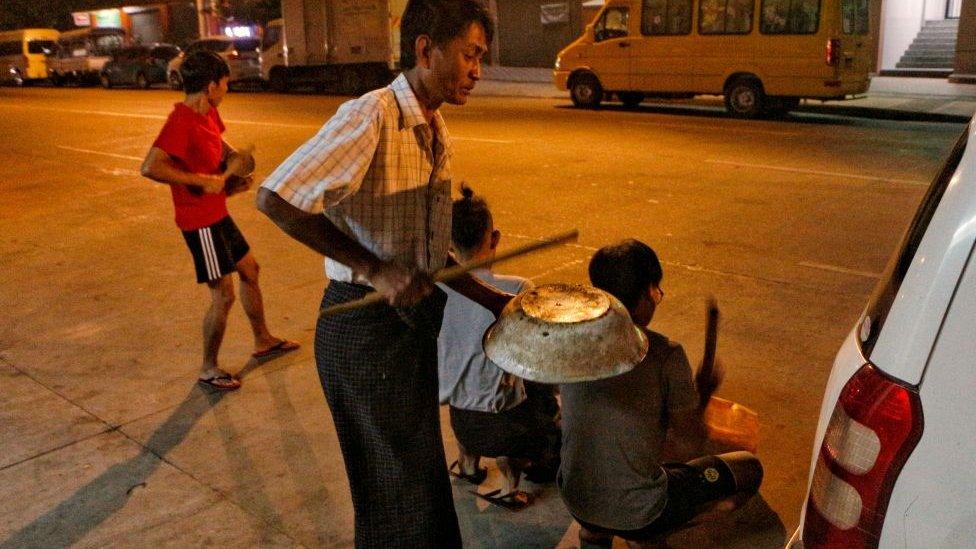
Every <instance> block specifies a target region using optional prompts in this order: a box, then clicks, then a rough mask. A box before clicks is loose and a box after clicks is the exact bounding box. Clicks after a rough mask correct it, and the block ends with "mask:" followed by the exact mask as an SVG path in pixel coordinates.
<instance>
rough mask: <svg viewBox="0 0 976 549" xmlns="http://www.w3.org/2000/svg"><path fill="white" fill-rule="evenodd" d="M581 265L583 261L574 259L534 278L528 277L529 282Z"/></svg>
mask: <svg viewBox="0 0 976 549" xmlns="http://www.w3.org/2000/svg"><path fill="white" fill-rule="evenodd" d="M581 263H583V260H582V259H574V260H572V261H567V262H566V263H563V264H562V265H557V266H556V267H553V268H551V269H549V270H548V271H544V272H541V273H539V274H537V275H535V276H530V277H529V280H538V279H540V278H542V277H544V276H548V275H551V274H552V273H556V272H559V271H563V270H566V269H568V268H570V267H575V266H576V265H579V264H581Z"/></svg>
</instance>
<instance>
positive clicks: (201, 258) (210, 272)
mask: <svg viewBox="0 0 976 549" xmlns="http://www.w3.org/2000/svg"><path fill="white" fill-rule="evenodd" d="M180 74H181V76H182V77H183V88H184V91H185V92H186V98H185V99H184V100H183V101H182V102H180V103H177V104H176V105H175V106H174V108H173V112H172V113H170V115H169V118H168V119H167V120H166V124H165V125H164V126H163V129H162V131H160V133H159V137H157V138H156V141H155V142H154V143H153V146H152V148H151V149H150V150H149V154H147V155H146V159H145V161H144V162H143V164H142V175H143V176H145V177H148V178H149V179H152V180H154V181H158V182H160V183H165V184H167V185H169V186H170V190H171V191H172V193H173V205H174V207H175V210H176V225H177V226H178V227H179V228H180V230H181V231H182V232H183V238H184V239H185V240H186V243H187V246H188V247H189V248H190V253H191V254H192V255H193V263H194V265H195V267H196V273H197V282H198V283H201V284H202V283H206V284H207V286H208V287H209V288H210V297H211V303H210V308H209V310H208V311H207V315H206V317H204V321H203V367H202V371H201V372H200V378H199V382H200V383H201V384H203V385H207V386H209V387H211V388H213V389H217V390H224V391H228V390H234V389H237V388H239V387H240V386H241V382H240V381H239V380H237V379H235V378H234V377H233V376H231V375H230V374H228V373H227V372H225V371H223V370H221V369H220V368H219V367H218V366H217V352H218V351H219V350H220V343H221V341H222V340H223V337H224V329H225V328H226V326H227V315H228V313H229V312H230V308H231V305H233V303H234V281H233V279H232V278H231V277H230V274H231V273H233V272H234V271H237V273H238V275H239V276H240V278H241V292H240V295H241V303H242V304H243V305H244V311H245V312H246V313H247V317H248V319H249V320H250V322H251V329H252V330H253V332H254V354H253V355H252V356H253V357H254V358H256V359H264V358H270V357H273V356H277V355H280V354H282V353H285V352H289V351H294V350H295V349H297V348H298V347H299V345H298V343H295V342H293V341H288V340H285V339H280V338H277V337H274V336H272V335H271V332H269V331H268V326H267V324H266V323H265V318H264V304H263V302H262V298H261V289H260V287H259V286H258V264H257V261H256V260H255V259H254V254H252V253H251V252H250V246H249V245H248V243H247V241H246V240H244V236H243V235H242V234H241V232H240V231H239V230H238V229H237V226H236V225H235V224H234V220H233V219H231V217H230V215H229V214H228V213H227V196H228V195H231V194H237V193H240V192H242V191H246V190H247V189H248V188H249V187H250V186H251V183H253V181H252V180H251V178H247V179H245V180H244V181H243V182H242V184H240V185H235V186H234V187H233V188H225V178H224V176H223V175H222V164H224V163H225V161H227V160H229V159H230V158H231V157H232V156H233V155H235V154H237V151H235V150H234V149H233V148H232V147H231V146H230V145H228V144H227V142H226V141H224V140H223V137H221V134H222V133H223V132H224V123H223V122H222V121H221V119H220V114H219V113H218V112H217V107H218V106H219V105H220V102H221V101H222V100H223V98H224V95H225V94H226V93H227V82H228V80H229V78H230V70H229V68H228V67H227V63H225V62H224V60H223V59H221V58H220V56H218V55H217V54H215V53H212V52H199V53H195V54H193V55H190V56H188V57H187V58H186V59H185V60H184V61H183V64H182V66H181V67H180Z"/></svg>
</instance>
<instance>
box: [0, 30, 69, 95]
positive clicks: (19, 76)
mask: <svg viewBox="0 0 976 549" xmlns="http://www.w3.org/2000/svg"><path fill="white" fill-rule="evenodd" d="M60 34H61V33H59V32H58V31H56V30H54V29H20V30H12V31H6V32H0V82H4V83H11V84H14V85H15V86H25V85H28V84H30V83H32V82H38V81H41V80H45V79H46V78H47V77H48V74H49V73H48V70H49V69H48V56H50V55H52V54H53V53H54V51H55V50H56V49H57V42H58V36H60Z"/></svg>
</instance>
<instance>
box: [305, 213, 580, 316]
mask: <svg viewBox="0 0 976 549" xmlns="http://www.w3.org/2000/svg"><path fill="white" fill-rule="evenodd" d="M577 238H579V231H578V230H576V229H573V230H571V231H567V232H565V233H560V234H557V235H555V236H551V237H549V238H546V239H543V240H540V241H539V242H532V243H530V244H526V245H524V246H519V247H517V248H512V249H511V250H508V251H505V252H502V253H499V254H497V255H495V257H493V258H490V259H481V260H478V261H471V262H468V263H463V264H461V265H455V266H453V267H447V268H444V269H441V270H439V271H437V272H436V273H434V276H433V277H432V278H433V279H434V282H448V281H451V280H454V279H455V278H458V277H460V276H462V275H464V274H466V273H468V272H471V271H473V270H474V269H480V268H481V267H485V266H487V265H493V264H495V263H501V262H502V261H507V260H509V259H513V258H516V257H520V256H523V255H526V254H529V253H532V252H535V251H538V250H542V249H545V248H551V247H553V246H558V245H560V244H565V243H566V242H573V241H575V240H576V239H577ZM383 302H385V298H384V297H383V296H382V295H381V294H379V293H378V292H370V293H368V294H366V295H365V296H363V297H362V298H360V299H357V300H355V301H347V302H345V303H340V304H338V305H333V306H331V307H324V308H322V309H321V310H320V311H319V316H322V315H325V316H332V315H337V314H341V313H345V312H349V311H353V310H356V309H360V308H362V307H368V306H370V305H376V304H378V303H383Z"/></svg>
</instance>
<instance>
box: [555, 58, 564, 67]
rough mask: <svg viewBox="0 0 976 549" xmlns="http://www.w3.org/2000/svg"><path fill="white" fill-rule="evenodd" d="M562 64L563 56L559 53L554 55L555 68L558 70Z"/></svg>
mask: <svg viewBox="0 0 976 549" xmlns="http://www.w3.org/2000/svg"><path fill="white" fill-rule="evenodd" d="M562 65H563V57H562V56H561V55H557V56H556V66H555V69H556V70H557V71H558V70H559V69H560V67H562Z"/></svg>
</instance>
